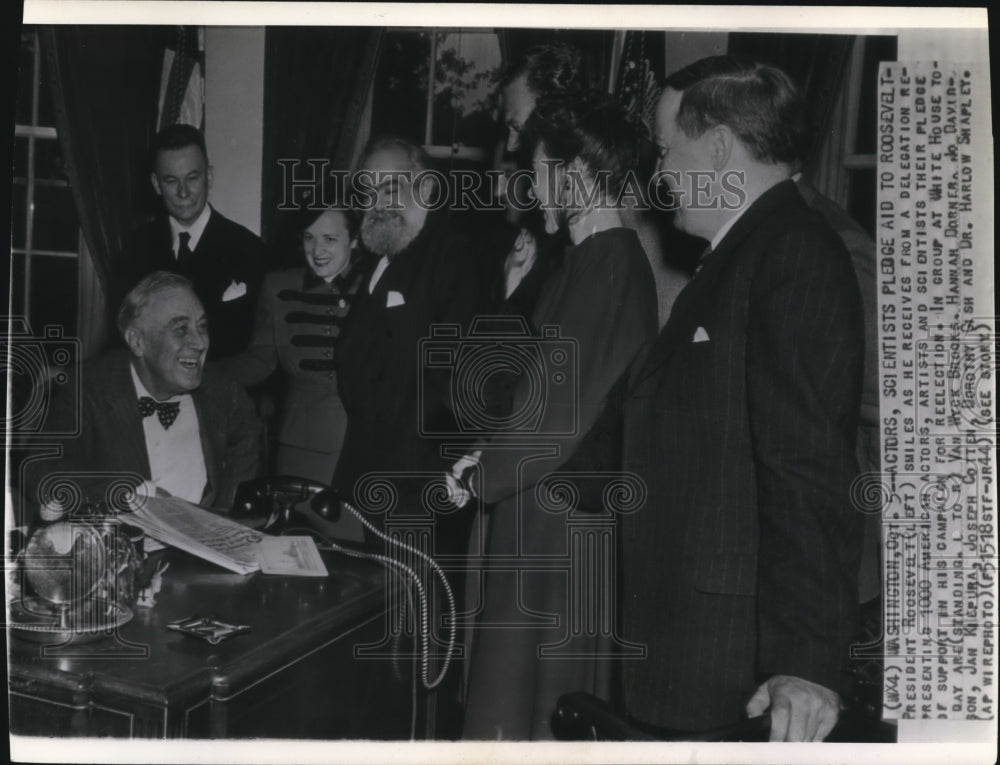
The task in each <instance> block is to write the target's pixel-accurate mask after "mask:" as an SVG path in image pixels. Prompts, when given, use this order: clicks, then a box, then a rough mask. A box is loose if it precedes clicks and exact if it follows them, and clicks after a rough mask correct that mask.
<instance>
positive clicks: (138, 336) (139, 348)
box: [125, 327, 146, 358]
mask: <svg viewBox="0 0 1000 765" xmlns="http://www.w3.org/2000/svg"><path fill="white" fill-rule="evenodd" d="M125 344H126V345H128V349H129V350H130V351H131V352H132V355H133V356H135V357H136V358H141V357H142V354H143V352H144V351H145V350H146V343H145V342H144V340H143V337H142V332H141V331H140V330H139V329H138V328H137V327H129V328H128V329H126V330H125Z"/></svg>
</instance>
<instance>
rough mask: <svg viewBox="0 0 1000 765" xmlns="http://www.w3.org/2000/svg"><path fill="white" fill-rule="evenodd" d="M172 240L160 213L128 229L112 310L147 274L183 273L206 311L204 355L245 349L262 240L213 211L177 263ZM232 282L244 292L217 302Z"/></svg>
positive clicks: (261, 261)
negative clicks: (188, 252)
mask: <svg viewBox="0 0 1000 765" xmlns="http://www.w3.org/2000/svg"><path fill="white" fill-rule="evenodd" d="M172 243H173V237H172V234H171V232H170V221H169V219H168V218H167V216H166V215H163V216H160V217H158V218H156V219H155V220H152V221H150V222H148V223H145V224H143V225H141V226H139V227H138V228H137V229H136V230H135V231H134V232H133V236H132V239H131V242H130V244H129V246H128V249H127V252H126V253H125V257H124V259H123V261H122V263H121V267H120V269H118V271H119V275H118V279H117V280H116V281H117V283H118V287H117V289H116V290H115V294H114V296H113V299H112V306H113V310H115V311H117V310H118V306H120V305H121V301H122V298H124V297H125V294H126V293H127V292H128V291H129V290H130V289H132V287H134V286H135V285H136V283H137V282H138V281H139V280H140V279H141V278H142V277H144V276H146V275H147V274H150V273H152V272H153V271H171V272H173V273H179V274H183V275H184V276H186V277H188V278H189V279H190V280H191V282H192V283H193V284H194V288H195V292H197V293H198V297H199V299H200V300H201V302H202V305H204V306H205V313H206V314H207V315H208V323H209V337H210V338H211V343H210V344H209V349H208V354H209V358H211V359H221V358H226V357H227V356H232V355H233V354H235V353H239V352H240V351H242V350H244V349H246V347H247V345H249V343H250V335H251V332H252V330H253V320H254V311H255V308H256V305H257V295H258V293H259V292H260V285H261V281H262V280H263V278H264V271H265V268H266V261H267V257H266V249H265V247H264V244H263V242H261V240H260V238H259V237H258V236H257V235H256V234H253V233H252V232H250V231H249V230H248V229H246V228H244V227H243V226H241V225H240V224H238V223H235V222H233V221H231V220H229V219H228V218H226V217H225V216H224V215H222V214H221V213H220V212H219V211H218V210H214V209H213V210H212V214H211V216H210V217H209V219H208V224H207V225H206V226H205V230H204V232H203V233H202V235H201V238H200V239H199V240H198V246H197V247H196V248H195V249H194V254H193V257H191V258H190V260H189V261H188V262H187V263H186V264H183V265H182V264H179V263H178V262H177V258H176V257H175V256H174V251H173V248H172ZM234 282H235V283H236V284H243V285H245V286H246V292H245V294H243V295H242V296H240V297H237V298H235V299H232V300H223V296H224V295H225V293H226V290H227V289H228V288H229V287H230V285H231V284H233V283H234Z"/></svg>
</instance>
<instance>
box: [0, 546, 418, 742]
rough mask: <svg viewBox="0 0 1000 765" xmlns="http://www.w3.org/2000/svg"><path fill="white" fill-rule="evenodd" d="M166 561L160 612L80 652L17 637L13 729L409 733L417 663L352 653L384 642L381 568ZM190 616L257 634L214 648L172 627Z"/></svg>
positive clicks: (346, 562)
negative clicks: (298, 573) (273, 571)
mask: <svg viewBox="0 0 1000 765" xmlns="http://www.w3.org/2000/svg"><path fill="white" fill-rule="evenodd" d="M170 555H171V556H172V559H171V565H170V568H169V569H168V571H167V572H166V573H165V575H164V577H163V588H162V590H161V591H160V593H159V594H158V595H157V596H156V605H155V606H154V607H153V608H151V609H142V608H136V609H135V617H134V618H133V619H132V621H131V622H129V623H128V624H126V625H125V626H123V627H122V628H121V629H120V630H119V632H118V634H117V635H112V636H110V637H107V638H102V639H101V640H99V641H95V642H93V643H87V644H83V645H75V646H42V645H39V644H37V643H31V642H27V641H25V640H23V639H20V638H17V637H10V638H9V640H8V649H9V653H10V664H9V668H10V677H9V690H10V730H11V732H12V733H17V734H22V735H44V736H53V735H56V736H59V735H62V736H116V737H153V738H165V737H170V738H173V737H192V738H199V737H202V738H203V737H220V738H221V737H225V738H244V737H253V738H258V737H264V738H293V737H294V738H315V739H335V738H376V739H407V738H410V735H411V734H410V730H411V716H412V715H413V714H414V700H415V699H420V698H421V696H422V694H421V693H420V692H419V689H418V692H417V693H414V677H415V675H414V671H413V670H414V666H413V662H412V660H411V659H408V658H402V659H400V660H399V665H398V668H397V667H394V666H393V662H392V661H391V660H389V659H387V658H355V651H354V649H355V646H356V645H359V644H366V643H379V642H382V640H383V638H384V637H385V635H386V634H387V633H386V620H385V616H384V614H385V606H386V599H385V595H384V592H385V578H384V576H385V575H384V573H383V569H382V568H381V566H379V565H378V564H374V563H369V562H367V561H362V560H357V559H352V558H348V557H346V556H342V555H336V554H332V553H330V554H326V553H325V554H324V560H325V561H326V564H327V568H328V570H329V571H330V576H329V577H328V578H326V579H308V578H296V577H271V576H264V575H262V574H259V573H258V574H252V575H250V576H247V577H242V576H239V575H237V574H230V573H228V572H226V571H225V570H223V569H221V568H218V567H216V566H212V565H211V564H208V563H204V562H202V561H200V560H197V559H195V558H193V557H191V556H188V555H186V554H183V553H180V552H178V551H171V552H170ZM194 615H202V616H207V615H213V616H215V617H217V618H219V619H221V620H223V621H226V622H230V623H234V624H249V625H250V626H251V627H252V630H253V631H252V632H250V633H248V634H243V635H238V636H235V637H232V638H229V639H228V640H224V641H223V642H221V643H220V644H218V645H215V646H213V645H209V644H208V643H207V642H205V641H203V640H201V639H198V638H194V637H191V636H188V635H183V634H181V633H178V632H174V631H171V630H168V629H167V628H166V625H167V623H168V622H172V621H175V620H178V619H183V618H186V617H189V616H194ZM74 654H75V655H74ZM397 671H398V674H397ZM417 682H418V683H419V681H417ZM418 703H419V702H418ZM417 711H418V712H419V711H420V710H417ZM418 717H419V715H418ZM419 730H420V728H418V731H419Z"/></svg>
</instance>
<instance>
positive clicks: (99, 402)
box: [28, 349, 261, 509]
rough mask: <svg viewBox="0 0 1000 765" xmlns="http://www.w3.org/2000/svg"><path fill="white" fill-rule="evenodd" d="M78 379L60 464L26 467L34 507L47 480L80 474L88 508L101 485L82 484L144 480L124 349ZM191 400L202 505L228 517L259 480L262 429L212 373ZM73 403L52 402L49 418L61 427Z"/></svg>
mask: <svg viewBox="0 0 1000 765" xmlns="http://www.w3.org/2000/svg"><path fill="white" fill-rule="evenodd" d="M80 374H81V383H80V387H81V394H80V400H79V406H80V407H81V409H80V433H79V435H78V436H75V437H70V438H67V439H65V440H64V442H63V444H62V446H63V454H62V457H61V458H59V459H58V460H56V461H51V460H45V461H41V462H36V463H34V464H33V465H32V466H31V470H30V471H29V473H28V482H29V484H30V485H31V490H30V493H29V498H30V499H31V500H32V501H33V500H35V499H36V498H37V489H38V486H39V484H40V483H41V481H42V480H44V478H45V476H47V475H49V474H51V473H56V472H66V473H75V474H79V476H80V480H79V481H78V483H79V484H80V486H81V488H82V490H83V491H84V492H85V493H86V494H88V495H89V496H90V499H91V500H93V501H97V500H101V499H103V490H104V488H105V485H106V483H107V479H101V478H92V479H88V478H87V474H88V473H91V474H93V473H108V472H119V473H121V472H126V473H135V474H137V475H140V476H142V478H143V479H144V480H149V479H150V468H149V456H148V453H147V452H146V442H145V436H144V435H143V429H142V417H141V416H140V414H139V405H138V399H137V398H136V394H135V386H134V385H133V383H132V376H131V373H130V372H129V361H128V353H127V352H126V351H125V350H123V349H115V350H112V351H109V352H108V353H106V354H104V355H102V356H100V357H98V358H96V359H94V360H92V361H88V362H86V363H85V364H84V365H83V367H82V369H81V373H80ZM191 397H192V399H193V400H194V405H195V409H196V411H197V412H198V425H199V429H200V431H201V447H202V450H203V452H204V455H205V469H206V472H207V474H208V481H207V485H206V488H205V494H204V496H203V497H202V500H201V504H202V505H204V506H206V507H220V508H226V509H229V508H230V507H231V506H232V503H233V495H234V494H235V492H236V487H237V486H238V485H239V484H240V483H241V482H242V481H246V480H249V479H251V478H255V477H256V476H257V475H258V473H259V472H260V466H261V426H260V421H259V420H258V419H257V415H256V413H255V411H254V407H253V402H251V401H250V399H249V397H248V396H247V394H246V393H244V392H243V390H242V388H240V387H239V385H237V384H236V382H234V381H233V380H231V379H229V378H228V377H224V376H222V375H219V374H217V373H216V372H214V371H213V370H212V369H209V368H206V369H205V373H204V375H203V377H202V384H201V386H200V387H199V388H198V389H197V390H196V391H194V392H193V393H192V394H191ZM77 403H78V402H77V401H75V400H71V399H70V397H63V398H61V399H56V400H55V401H54V402H53V413H52V415H51V416H52V417H54V418H56V421H66V417H67V416H68V415H70V413H71V411H70V407H74V406H76V405H77ZM69 421H72V419H71V418H70V420H69Z"/></svg>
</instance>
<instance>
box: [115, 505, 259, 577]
mask: <svg viewBox="0 0 1000 765" xmlns="http://www.w3.org/2000/svg"><path fill="white" fill-rule="evenodd" d="M122 520H123V521H124V522H125V523H128V524H130V525H132V526H137V527H138V528H140V529H142V530H143V531H144V532H145V533H146V535H147V536H149V537H152V538H153V539H155V540H156V541H158V542H162V543H163V544H166V545H170V546H171V547H177V548H179V549H181V550H184V551H185V552H189V553H191V554H192V555H196V556H198V557H199V558H203V559H205V560H207V561H209V562H211V563H215V564H216V565H219V566H222V567H223V568H226V569H229V570H230V571H235V572H236V573H237V574H249V573H252V572H254V571H259V570H260V563H259V560H258V558H259V555H258V545H259V544H260V542H261V540H262V539H263V538H264V535H263V534H262V533H261V532H259V531H254V530H253V529H251V528H247V527H246V526H244V525H242V524H240V523H236V522H235V521H231V520H229V519H228V518H223V517H222V516H220V515H216V514H215V513H211V512H209V511H208V510H204V509H202V508H200V507H198V506H197V505H192V504H191V503H190V502H187V501H185V500H183V499H178V498H177V497H155V496H150V497H146V498H144V499H143V500H142V504H141V506H140V507H139V508H138V509H137V510H135V511H133V512H132V513H131V514H129V515H128V516H123V517H122Z"/></svg>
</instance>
